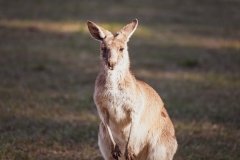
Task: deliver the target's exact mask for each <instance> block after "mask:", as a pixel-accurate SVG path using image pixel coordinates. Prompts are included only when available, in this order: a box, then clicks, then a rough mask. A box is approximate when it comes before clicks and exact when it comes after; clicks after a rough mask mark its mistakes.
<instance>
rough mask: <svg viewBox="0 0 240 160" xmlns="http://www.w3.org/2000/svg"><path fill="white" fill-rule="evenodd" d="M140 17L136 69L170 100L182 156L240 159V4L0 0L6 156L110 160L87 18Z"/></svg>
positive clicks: (0, 116)
mask: <svg viewBox="0 0 240 160" xmlns="http://www.w3.org/2000/svg"><path fill="white" fill-rule="evenodd" d="M135 18H137V19H138V20H139V26H138V29H137V30H136V32H135V34H134V35H133V36H132V38H131V39H130V42H129V43H128V44H129V52H130V59H131V70H132V72H133V73H134V75H135V76H136V77H137V78H139V79H141V80H144V81H146V82H147V83H149V84H150V85H151V86H152V87H153V88H154V89H155V90H156V91H157V92H158V93H159V94H160V96H161V97H162V99H163V101H164V102H165V106H166V109H167V110H168V113H169V115H170V117H171V118H172V120H173V123H174V126H175V129H176V135H177V139H178V143H179V147H178V151H177V153H176V155H175V158H174V159H176V160H193V159H199V160H200V159H201V160H203V159H205V160H209V159H211V160H213V159H217V160H220V159H221V160H227V159H229V160H233V159H238V158H239V157H240V152H239V150H240V29H239V28H240V1H239V0H211V1H209V0H182V1H178V0H161V1H157V0H149V1H144V0H138V1H137V0H131V1H126V0H119V1H117V0H104V1H93V0H81V1H80V0H68V1H66V0H51V1H49V0H18V1H13V0H0V159H3V160H5V159H19V160H27V159H38V160H44V159H51V160H53V159H63V160H73V159H81V160H88V159H99V160H100V159H102V158H101V154H100V152H99V149H98V146H97V132H98V124H99V122H100V120H99V118H98V115H97V111H96V108H95V105H94V102H93V98H92V95H93V90H94V81H95V78H96V76H97V74H98V70H99V42H97V41H95V40H93V39H92V38H91V37H90V35H89V33H88V29H87V26H86V21H87V20H91V21H94V22H96V23H97V24H99V25H100V26H102V27H104V28H106V29H108V30H110V31H112V32H116V31H118V30H120V29H121V28H122V27H123V26H124V25H126V24H127V23H130V22H131V21H132V20H133V19H135Z"/></svg>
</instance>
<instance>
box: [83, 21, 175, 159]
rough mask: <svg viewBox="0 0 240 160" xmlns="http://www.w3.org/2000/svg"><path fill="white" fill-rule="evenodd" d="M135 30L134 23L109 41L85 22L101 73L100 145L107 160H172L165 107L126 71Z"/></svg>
mask: <svg viewBox="0 0 240 160" xmlns="http://www.w3.org/2000/svg"><path fill="white" fill-rule="evenodd" d="M137 25H138V20H137V19H135V20H133V21H132V22H131V23H129V24H127V25H126V26H125V27H124V28H122V29H121V30H120V31H118V32H117V33H116V34H114V35H113V34H112V33H111V32H109V31H108V30H105V29H103V28H102V27H100V26H98V25H97V24H95V23H93V22H91V21H88V22H87V26H88V29H89V32H90V34H91V35H92V37H93V38H94V39H96V40H98V41H100V71H99V74H98V76H97V79H96V82H95V90H94V102H95V104H96V107H97V111H98V114H99V117H100V119H101V123H100V126H99V133H98V145H99V148H100V151H101V153H102V155H103V157H104V159H106V160H113V159H115V160H123V159H126V160H134V159H136V160H171V159H173V156H174V154H175V152H176V150H177V140H176V136H175V130H174V127H173V124H172V122H171V120H170V118H169V115H168V113H167V111H166V109H165V108H164V103H163V101H162V100H161V98H160V97H159V95H158V94H157V92H156V91H155V90H154V89H153V88H152V87H150V86H149V85H148V84H147V83H145V82H143V81H140V80H138V79H136V78H135V77H134V76H133V75H132V73H131V71H130V60H129V54H128V46H127V42H128V41H129V38H130V37H131V35H132V34H133V33H134V31H135V30H136V28H137ZM122 153H124V155H122Z"/></svg>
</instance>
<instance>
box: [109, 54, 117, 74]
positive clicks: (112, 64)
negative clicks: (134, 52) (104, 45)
mask: <svg viewBox="0 0 240 160" xmlns="http://www.w3.org/2000/svg"><path fill="white" fill-rule="evenodd" d="M116 62H117V53H114V52H111V51H109V52H108V57H107V67H108V68H109V69H110V70H113V69H114V68H115V66H116Z"/></svg>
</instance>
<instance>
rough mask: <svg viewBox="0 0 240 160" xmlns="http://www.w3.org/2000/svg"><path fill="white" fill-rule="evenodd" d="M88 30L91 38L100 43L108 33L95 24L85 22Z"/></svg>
mask: <svg viewBox="0 0 240 160" xmlns="http://www.w3.org/2000/svg"><path fill="white" fill-rule="evenodd" d="M87 26H88V30H89V32H90V33H91V35H92V37H93V38H95V39H96V40H99V41H102V40H103V39H104V38H105V37H106V36H107V34H108V31H107V30H105V29H103V28H102V27H100V26H98V25H96V24H95V23H93V22H91V21H88V22H87Z"/></svg>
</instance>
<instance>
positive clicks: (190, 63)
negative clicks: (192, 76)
mask: <svg viewBox="0 0 240 160" xmlns="http://www.w3.org/2000/svg"><path fill="white" fill-rule="evenodd" d="M179 65H180V66H182V67H187V68H194V67H196V66H198V65H199V62H198V60H196V59H184V60H182V61H181V62H180V63H179Z"/></svg>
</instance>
